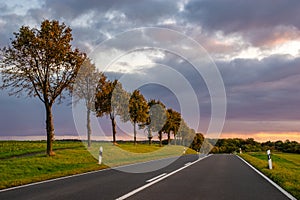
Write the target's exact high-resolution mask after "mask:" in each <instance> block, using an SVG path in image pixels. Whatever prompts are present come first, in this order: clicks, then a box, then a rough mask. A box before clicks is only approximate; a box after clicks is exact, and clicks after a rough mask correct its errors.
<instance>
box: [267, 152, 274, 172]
mask: <svg viewBox="0 0 300 200" xmlns="http://www.w3.org/2000/svg"><path fill="white" fill-rule="evenodd" d="M267 154H268V163H269V169H272V168H273V167H272V159H271V150H268V151H267Z"/></svg>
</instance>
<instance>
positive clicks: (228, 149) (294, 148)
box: [207, 138, 300, 153]
mask: <svg viewBox="0 0 300 200" xmlns="http://www.w3.org/2000/svg"><path fill="white" fill-rule="evenodd" d="M207 140H208V141H209V143H211V144H215V145H214V147H213V149H212V150H211V153H234V152H239V151H240V149H241V150H242V152H255V151H266V150H268V149H270V150H273V151H274V150H275V151H281V152H286V153H300V143H298V142H296V141H289V140H286V141H284V142H283V141H281V140H278V141H276V142H271V141H267V142H262V143H260V142H257V141H255V140H254V139H253V138H248V139H240V138H230V139H207Z"/></svg>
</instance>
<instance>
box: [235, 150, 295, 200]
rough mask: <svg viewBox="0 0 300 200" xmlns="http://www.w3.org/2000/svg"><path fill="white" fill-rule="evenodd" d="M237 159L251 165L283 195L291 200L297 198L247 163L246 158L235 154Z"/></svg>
mask: <svg viewBox="0 0 300 200" xmlns="http://www.w3.org/2000/svg"><path fill="white" fill-rule="evenodd" d="M236 156H237V157H238V158H239V159H241V160H242V161H243V162H244V163H246V164H247V165H248V166H249V167H251V168H252V169H253V170H254V171H255V172H256V173H258V174H259V175H261V176H262V177H263V178H264V179H266V180H267V181H268V182H269V183H271V184H272V185H273V186H274V187H275V188H277V189H278V190H279V191H280V192H282V193H283V194H284V195H285V196H287V197H288V198H289V199H291V200H297V199H296V198H295V197H294V196H293V195H291V194H290V193H289V192H287V191H286V190H285V189H283V188H282V187H280V186H279V185H277V184H276V183H275V182H274V181H272V180H271V179H270V178H268V177H267V176H266V175H264V174H263V173H261V172H260V171H259V170H258V169H256V168H255V167H253V166H252V165H251V164H250V163H248V162H247V161H246V160H244V159H243V158H241V157H240V156H238V155H236Z"/></svg>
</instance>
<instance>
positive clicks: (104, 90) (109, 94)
mask: <svg viewBox="0 0 300 200" xmlns="http://www.w3.org/2000/svg"><path fill="white" fill-rule="evenodd" d="M128 103H129V94H128V92H126V91H125V90H124V89H123V87H122V84H121V83H120V82H118V81H117V80H114V81H106V78H104V77H103V78H101V79H100V80H99V82H98V86H97V89H96V101H95V108H96V113H97V116H98V117H101V116H103V115H109V118H110V120H111V123H112V131H113V143H114V144H115V143H116V133H117V131H116V116H117V115H119V116H120V117H121V119H123V121H125V118H127V117H126V116H125V115H128Z"/></svg>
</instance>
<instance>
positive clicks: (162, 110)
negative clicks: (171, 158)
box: [140, 99, 167, 144]
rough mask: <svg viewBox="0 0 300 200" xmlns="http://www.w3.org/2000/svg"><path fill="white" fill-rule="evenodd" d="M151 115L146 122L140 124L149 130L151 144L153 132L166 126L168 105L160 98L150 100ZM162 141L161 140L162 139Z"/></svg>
mask: <svg viewBox="0 0 300 200" xmlns="http://www.w3.org/2000/svg"><path fill="white" fill-rule="evenodd" d="M148 107H149V108H150V110H149V116H148V118H147V120H146V122H145V123H142V124H140V128H145V129H146V131H147V133H148V134H147V135H148V139H149V144H151V140H152V138H153V134H152V132H158V131H160V130H161V129H162V127H163V126H164V124H165V122H166V120H167V116H166V107H165V105H164V104H163V103H162V102H161V101H158V100H154V99H152V100H150V101H148ZM160 141H161V140H160Z"/></svg>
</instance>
